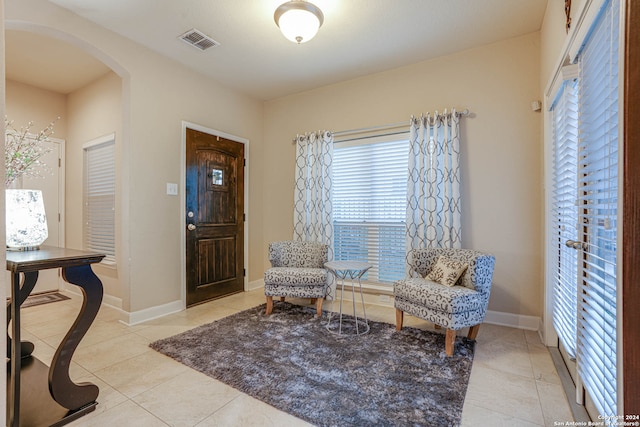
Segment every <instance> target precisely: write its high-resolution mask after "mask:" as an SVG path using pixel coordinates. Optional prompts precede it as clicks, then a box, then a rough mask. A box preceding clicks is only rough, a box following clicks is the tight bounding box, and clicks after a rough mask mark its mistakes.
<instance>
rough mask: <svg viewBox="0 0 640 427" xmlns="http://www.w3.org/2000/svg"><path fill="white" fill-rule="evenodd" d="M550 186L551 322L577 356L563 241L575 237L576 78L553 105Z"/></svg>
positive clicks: (574, 259) (574, 299) (569, 256)
mask: <svg viewBox="0 0 640 427" xmlns="http://www.w3.org/2000/svg"><path fill="white" fill-rule="evenodd" d="M551 111H552V115H553V188H552V210H553V212H552V215H553V219H554V222H553V225H552V228H551V233H552V236H551V242H553V243H552V244H553V248H552V250H553V252H554V257H557V258H556V261H557V269H554V277H553V326H554V328H555V330H556V333H557V334H558V338H559V339H560V341H561V342H562V344H563V345H564V347H565V349H566V351H567V353H568V354H569V356H570V357H571V358H575V356H576V329H577V320H576V315H577V305H578V251H577V250H575V249H573V248H571V247H568V246H567V244H566V242H571V241H574V242H575V241H579V240H580V239H579V238H578V206H577V197H578V81H577V79H572V80H568V81H565V82H564V84H563V85H562V86H561V88H560V91H559V94H558V95H557V96H556V99H555V101H554V103H553V106H552V109H551Z"/></svg>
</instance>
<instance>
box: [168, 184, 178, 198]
mask: <svg viewBox="0 0 640 427" xmlns="http://www.w3.org/2000/svg"><path fill="white" fill-rule="evenodd" d="M167 194H168V195H169V196H177V195H178V184H174V183H172V182H167Z"/></svg>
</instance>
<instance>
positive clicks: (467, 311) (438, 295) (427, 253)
mask: <svg viewBox="0 0 640 427" xmlns="http://www.w3.org/2000/svg"><path fill="white" fill-rule="evenodd" d="M409 265H410V267H411V269H412V273H413V275H414V276H415V277H411V278H407V279H403V280H399V281H397V282H395V283H394V285H393V288H394V289H393V293H394V297H395V303H394V304H395V307H396V329H397V330H401V329H402V322H403V315H404V313H405V312H406V313H409V314H411V315H413V316H416V317H419V318H421V319H424V320H428V321H430V322H433V323H434V324H435V325H436V327H443V328H445V329H446V330H447V332H446V338H445V352H446V354H447V356H452V355H453V349H454V343H455V338H456V331H457V330H458V329H463V328H467V327H469V328H470V329H469V334H468V337H469V338H470V339H475V338H476V335H477V334H478V329H479V328H480V324H481V323H482V322H483V321H484V317H485V314H486V313H487V306H488V304H489V294H490V292H491V282H492V279H493V267H494V265H495V257H494V256H493V255H489V254H486V253H482V252H478V251H474V250H470V249H414V250H412V251H411V252H410V253H409Z"/></svg>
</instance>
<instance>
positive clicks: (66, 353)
mask: <svg viewBox="0 0 640 427" xmlns="http://www.w3.org/2000/svg"><path fill="white" fill-rule="evenodd" d="M62 277H63V278H64V280H66V281H67V282H69V283H71V284H74V285H77V286H79V287H80V288H81V289H82V294H83V296H84V299H83V301H82V308H81V309H80V313H79V314H78V317H77V318H76V320H75V322H73V325H72V326H71V329H69V332H67V334H66V335H65V337H64V338H63V339H62V342H61V343H60V345H59V346H58V349H57V350H56V353H55V355H54V356H53V360H52V362H51V368H50V369H49V390H50V391H51V396H52V397H53V398H54V400H55V401H56V402H58V403H59V404H60V405H61V406H63V407H65V408H67V409H71V410H74V409H79V408H82V407H83V406H85V405H87V404H89V403H92V402H95V400H96V399H97V398H98V387H97V386H96V385H95V384H91V383H80V384H76V383H74V382H73V381H71V378H70V377H69V367H70V364H71V357H72V356H73V353H74V352H75V351H76V348H77V347H78V344H80V340H81V339H82V338H83V337H84V336H85V334H86V333H87V331H88V330H89V327H90V326H91V323H92V322H93V320H94V319H95V318H96V315H97V314H98V310H99V309H100V304H101V303H102V292H103V290H102V282H101V281H100V279H98V276H96V275H95V274H94V273H93V271H92V270H91V265H88V264H87V265H81V266H76V267H64V268H63V269H62Z"/></svg>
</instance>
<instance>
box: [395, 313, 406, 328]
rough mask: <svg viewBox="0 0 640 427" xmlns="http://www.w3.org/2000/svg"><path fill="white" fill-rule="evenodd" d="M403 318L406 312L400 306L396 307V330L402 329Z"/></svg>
mask: <svg viewBox="0 0 640 427" xmlns="http://www.w3.org/2000/svg"><path fill="white" fill-rule="evenodd" d="M403 318H404V312H403V311H402V310H400V309H399V308H396V331H400V330H402V321H403Z"/></svg>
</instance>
